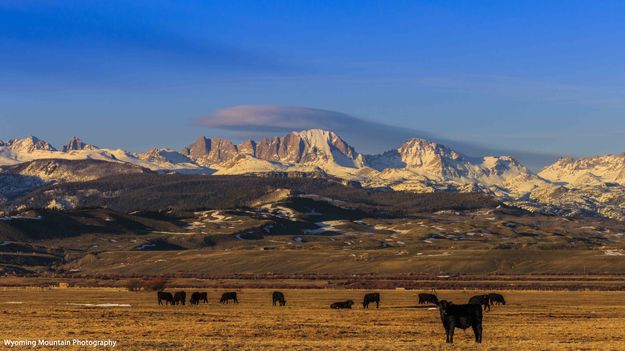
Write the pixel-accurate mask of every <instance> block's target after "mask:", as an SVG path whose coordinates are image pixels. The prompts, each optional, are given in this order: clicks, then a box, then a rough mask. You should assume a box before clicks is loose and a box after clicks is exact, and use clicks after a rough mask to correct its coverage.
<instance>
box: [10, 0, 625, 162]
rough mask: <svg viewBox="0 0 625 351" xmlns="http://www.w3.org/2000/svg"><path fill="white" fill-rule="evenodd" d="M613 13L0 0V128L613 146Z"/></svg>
mask: <svg viewBox="0 0 625 351" xmlns="http://www.w3.org/2000/svg"><path fill="white" fill-rule="evenodd" d="M623 23H625V2H623V1H609V0H607V1H574V0H568V1H557V0H554V1H531V0H530V1H399V0H397V1H389V2H382V1H365V0H360V1H295V0H288V1H260V0H259V1H236V0H232V1H161V0H150V1H142V0H135V1H115V0H109V1H52V0H50V1H36V0H3V1H0V140H5V141H6V140H8V139H11V138H19V137H24V136H27V135H35V136H38V137H40V138H42V139H45V140H48V141H49V142H51V143H52V144H53V145H56V146H60V145H62V144H64V143H65V142H66V141H67V140H68V139H69V138H70V137H71V136H74V135H76V136H80V137H81V138H82V139H84V140H85V141H86V142H88V143H91V144H96V145H99V146H102V147H123V148H126V149H129V150H133V151H144V150H146V149H148V148H150V147H153V146H162V147H172V148H176V149H179V148H181V147H182V146H184V145H187V144H189V143H191V142H192V141H193V140H194V139H196V138H197V137H198V136H200V135H207V136H222V137H230V138H234V139H235V140H242V139H245V138H248V137H258V136H263V135H268V134H279V133H283V132H284V131H288V130H289V129H290V128H298V127H300V126H301V127H319V128H331V127H335V128H338V129H339V130H338V132H340V134H346V136H345V139H346V140H347V141H348V142H350V143H351V144H354V146H355V147H356V148H357V149H358V150H359V151H362V152H368V153H373V152H381V151H384V150H385V149H388V148H390V147H393V146H398V145H399V144H400V143H401V142H402V141H403V140H400V139H401V138H404V137H407V136H411V135H414V136H422V137H430V138H432V139H436V140H440V141H447V142H449V143H450V144H454V145H456V146H458V147H461V148H463V147H466V148H465V149H464V150H466V152H468V153H479V152H491V153H498V152H499V153H502V152H508V151H509V153H511V154H513V155H519V157H521V158H523V157H524V156H523V155H525V156H527V155H543V154H544V155H572V156H582V155H594V154H604V153H621V152H625V114H624V112H625V45H623V43H624V42H625V30H623ZM242 111H243V112H244V113H246V115H245V116H240V115H239V114H240V113H242ZM267 111H275V113H276V116H277V117H275V116H274V117H271V118H272V119H271V123H269V125H267V124H266V123H265V122H263V121H266V120H264V119H263V118H267V116H266V113H267ZM311 111H312V112H311ZM290 113H295V114H296V116H295V117H291V115H290ZM307 118H308V120H307ZM293 120H297V121H299V124H297V123H293ZM367 133H369V134H367ZM472 147H473V148H472ZM461 151H463V150H461Z"/></svg>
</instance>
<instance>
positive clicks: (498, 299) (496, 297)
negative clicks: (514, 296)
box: [488, 293, 506, 305]
mask: <svg viewBox="0 0 625 351" xmlns="http://www.w3.org/2000/svg"><path fill="white" fill-rule="evenodd" d="M488 299H489V300H490V304H491V305H499V304H501V305H505V304H506V300H505V299H504V298H503V295H501V294H495V293H491V294H488Z"/></svg>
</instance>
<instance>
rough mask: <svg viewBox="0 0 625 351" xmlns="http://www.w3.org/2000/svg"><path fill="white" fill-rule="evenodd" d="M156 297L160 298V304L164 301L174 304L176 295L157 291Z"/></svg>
mask: <svg viewBox="0 0 625 351" xmlns="http://www.w3.org/2000/svg"><path fill="white" fill-rule="evenodd" d="M156 297H157V298H158V304H159V305H162V304H163V301H165V305H167V304H171V305H173V304H174V295H172V294H171V293H168V292H164V291H159V292H157V293H156Z"/></svg>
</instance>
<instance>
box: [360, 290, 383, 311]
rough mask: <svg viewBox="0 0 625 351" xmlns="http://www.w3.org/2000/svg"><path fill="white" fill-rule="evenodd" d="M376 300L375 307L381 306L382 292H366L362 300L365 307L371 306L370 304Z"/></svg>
mask: <svg viewBox="0 0 625 351" xmlns="http://www.w3.org/2000/svg"><path fill="white" fill-rule="evenodd" d="M372 302H375V308H380V293H370V294H366V295H365V298H364V300H363V301H362V307H363V308H369V304H370V303H372Z"/></svg>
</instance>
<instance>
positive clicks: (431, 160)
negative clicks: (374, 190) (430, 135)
mask: <svg viewBox="0 0 625 351" xmlns="http://www.w3.org/2000/svg"><path fill="white" fill-rule="evenodd" d="M366 162H367V163H368V164H369V165H371V167H373V168H375V169H377V170H379V171H380V174H379V176H378V179H377V180H376V182H377V183H380V184H383V183H384V181H388V182H389V183H390V186H391V187H392V188H393V189H396V190H411V191H423V190H425V189H430V190H431V191H443V190H444V191H474V190H481V191H485V192H490V193H492V194H495V195H497V196H500V197H521V196H524V195H527V194H528V193H529V192H530V191H531V190H532V189H534V188H536V187H537V186H539V185H541V184H542V183H544V181H543V180H542V179H540V178H538V177H536V176H535V175H534V174H532V172H530V170H529V169H527V168H526V167H525V166H523V165H521V164H520V163H518V162H517V161H516V160H514V159H513V158H511V157H509V156H486V157H481V158H475V157H468V156H465V155H462V154H460V153H458V152H456V151H454V150H452V149H450V148H449V147H447V146H444V145H440V144H437V143H433V142H430V141H428V140H424V139H416V138H415V139H410V140H407V141H406V142H404V143H403V144H402V145H401V146H400V147H399V148H397V149H395V150H391V151H387V152H385V153H383V154H381V155H374V156H367V157H366Z"/></svg>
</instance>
